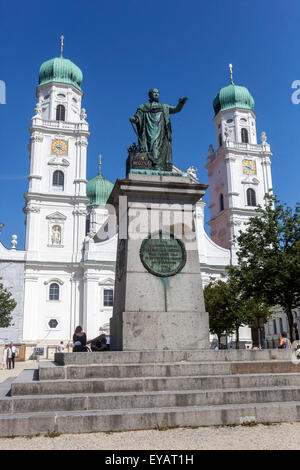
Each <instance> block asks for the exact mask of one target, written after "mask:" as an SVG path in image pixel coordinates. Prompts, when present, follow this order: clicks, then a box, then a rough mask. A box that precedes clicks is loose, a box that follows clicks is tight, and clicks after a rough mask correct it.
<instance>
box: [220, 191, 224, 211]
mask: <svg viewBox="0 0 300 470" xmlns="http://www.w3.org/2000/svg"><path fill="white" fill-rule="evenodd" d="M223 210H224V196H223V194H220V211H223Z"/></svg>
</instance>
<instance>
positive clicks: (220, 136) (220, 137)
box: [219, 134, 222, 147]
mask: <svg viewBox="0 0 300 470" xmlns="http://www.w3.org/2000/svg"><path fill="white" fill-rule="evenodd" d="M219 146H220V147H222V134H219Z"/></svg>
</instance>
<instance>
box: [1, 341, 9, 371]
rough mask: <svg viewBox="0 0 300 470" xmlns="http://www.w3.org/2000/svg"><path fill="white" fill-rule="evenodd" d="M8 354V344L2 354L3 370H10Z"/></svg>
mask: <svg viewBox="0 0 300 470" xmlns="http://www.w3.org/2000/svg"><path fill="white" fill-rule="evenodd" d="M7 353H8V346H7V344H6V345H5V346H4V349H3V353H2V369H7V368H8V358H7Z"/></svg>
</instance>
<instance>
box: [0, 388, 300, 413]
mask: <svg viewBox="0 0 300 470" xmlns="http://www.w3.org/2000/svg"><path fill="white" fill-rule="evenodd" d="M290 401H300V387H276V388H273V389H272V388H241V389H226V390H222V389H214V390H192V391H191V390H184V391H181V390H175V391H159V392H153V391H152V392H122V393H116V392H115V393H100V394H96V393H93V394H68V395H51V396H50V395H46V396H44V395H28V396H26V397H24V396H21V397H13V398H8V397H7V398H2V400H0V414H6V413H31V412H34V413H41V412H49V411H73V410H77V411H92V410H97V411H100V410H102V411H105V410H128V409H134V408H140V409H142V408H145V409H153V408H170V407H188V406H190V407H195V406H204V405H206V406H213V405H234V404H236V405H237V404H238V405H243V404H250V403H269V402H290Z"/></svg>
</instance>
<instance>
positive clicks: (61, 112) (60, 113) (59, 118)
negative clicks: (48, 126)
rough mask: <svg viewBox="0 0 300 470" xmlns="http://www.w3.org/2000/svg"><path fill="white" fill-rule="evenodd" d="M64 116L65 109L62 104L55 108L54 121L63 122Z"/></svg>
mask: <svg viewBox="0 0 300 470" xmlns="http://www.w3.org/2000/svg"><path fill="white" fill-rule="evenodd" d="M65 116H66V109H65V107H64V106H63V105H62V104H59V105H58V106H57V108H56V120H57V121H64V120H65Z"/></svg>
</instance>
